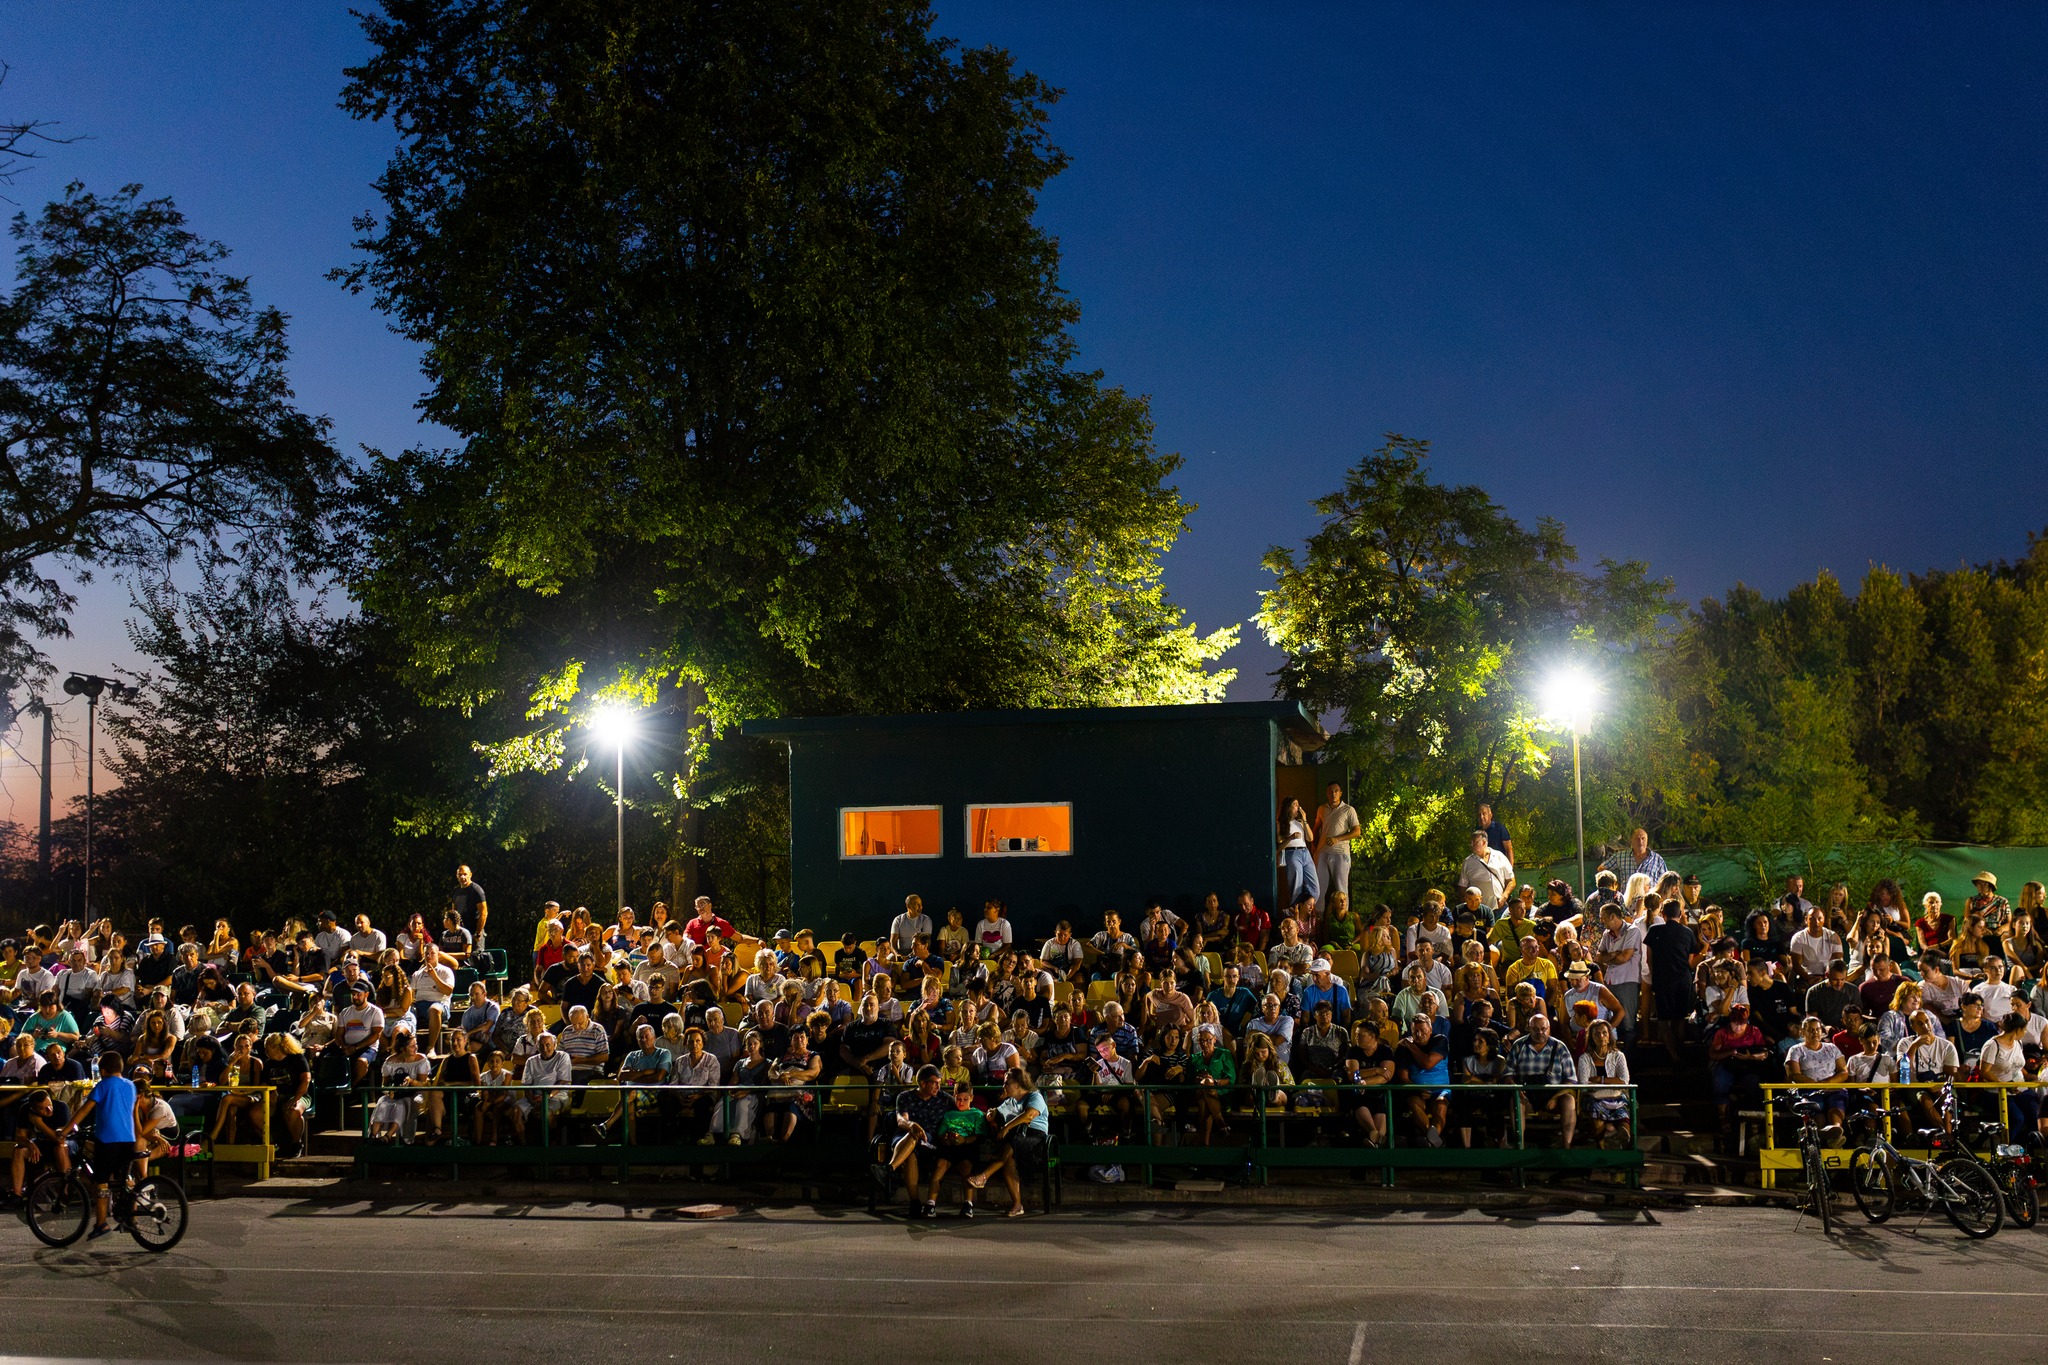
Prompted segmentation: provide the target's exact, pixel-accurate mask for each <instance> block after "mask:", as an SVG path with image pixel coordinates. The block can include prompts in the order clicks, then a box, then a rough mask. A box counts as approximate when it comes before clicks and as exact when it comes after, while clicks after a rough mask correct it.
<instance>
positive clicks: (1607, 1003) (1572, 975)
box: [1559, 962, 1624, 1027]
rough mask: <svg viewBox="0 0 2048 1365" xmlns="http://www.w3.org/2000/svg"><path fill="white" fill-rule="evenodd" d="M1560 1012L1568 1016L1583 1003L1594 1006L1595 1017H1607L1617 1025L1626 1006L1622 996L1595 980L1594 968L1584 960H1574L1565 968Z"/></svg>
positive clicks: (1606, 1018)
mask: <svg viewBox="0 0 2048 1365" xmlns="http://www.w3.org/2000/svg"><path fill="white" fill-rule="evenodd" d="M1559 1000H1560V1012H1561V1013H1562V1014H1563V1015H1564V1016H1565V1017H1566V1018H1569V1017H1570V1016H1571V1012H1572V1010H1573V1009H1574V1008H1575V1007H1576V1006H1578V1005H1581V1004H1586V1005H1591V1006H1592V1007H1593V1017H1594V1018H1595V1019H1605V1020H1607V1021H1608V1022H1609V1023H1611V1024H1615V1025H1616V1026H1617V1027H1618V1026H1619V1023H1620V1021H1621V1019H1622V1017H1623V1010H1624V1007H1623V1005H1622V1002H1621V999H1620V997H1618V996H1616V995H1615V994H1614V992H1613V991H1610V990H1608V989H1607V987H1606V986H1604V985H1602V984H1601V983H1600V982H1598V981H1595V980H1593V974H1592V969H1591V968H1589V967H1587V966H1586V964H1585V963H1583V962H1574V963H1572V965H1571V966H1569V967H1567V968H1565V973H1564V994H1563V995H1562V996H1560V997H1559Z"/></svg>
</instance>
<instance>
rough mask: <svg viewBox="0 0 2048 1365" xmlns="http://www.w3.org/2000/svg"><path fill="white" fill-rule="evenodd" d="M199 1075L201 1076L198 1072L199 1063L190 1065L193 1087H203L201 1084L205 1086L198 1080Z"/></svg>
mask: <svg viewBox="0 0 2048 1365" xmlns="http://www.w3.org/2000/svg"><path fill="white" fill-rule="evenodd" d="M201 1075H202V1073H201V1071H200V1069H199V1063H197V1062H194V1063H192V1084H194V1085H203V1084H205V1082H204V1081H202V1080H201V1079H200V1077H201Z"/></svg>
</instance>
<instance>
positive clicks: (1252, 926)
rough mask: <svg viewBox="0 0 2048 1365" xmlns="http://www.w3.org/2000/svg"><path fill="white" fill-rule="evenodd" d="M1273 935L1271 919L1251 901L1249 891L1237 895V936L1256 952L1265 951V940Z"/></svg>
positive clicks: (1255, 902)
mask: <svg viewBox="0 0 2048 1365" xmlns="http://www.w3.org/2000/svg"><path fill="white" fill-rule="evenodd" d="M1272 935H1273V919H1272V917H1271V916H1270V915H1268V914H1267V913H1266V912H1265V911H1263V910H1261V909H1259V903H1258V902H1257V901H1255V900H1253V899H1252V893H1251V892H1249V891H1240V892H1238V893H1237V936H1238V938H1240V939H1242V940H1243V941H1244V942H1246V943H1249V944H1251V945H1252V948H1253V950H1254V951H1256V952H1264V951H1265V950H1266V940H1267V939H1268V938H1271V937H1272Z"/></svg>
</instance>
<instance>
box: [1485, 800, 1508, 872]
mask: <svg viewBox="0 0 2048 1365" xmlns="http://www.w3.org/2000/svg"><path fill="white" fill-rule="evenodd" d="M1479 828H1480V829H1481V830H1483V831H1484V832H1485V834H1486V846H1487V847H1488V848H1491V849H1492V850H1493V851H1494V852H1495V853H1498V854H1500V856H1501V857H1503V858H1506V859H1507V860H1508V866H1509V867H1513V866H1514V865H1515V841H1514V839H1513V837H1512V836H1510V835H1509V834H1508V827H1507V826H1506V825H1503V824H1502V823H1501V822H1500V821H1499V820H1497V819H1495V818H1494V814H1493V807H1492V805H1490V804H1489V803H1487V802H1485V801H1481V802H1480V803H1479Z"/></svg>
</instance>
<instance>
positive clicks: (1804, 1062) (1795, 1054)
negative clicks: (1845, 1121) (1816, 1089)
mask: <svg viewBox="0 0 2048 1365" xmlns="http://www.w3.org/2000/svg"><path fill="white" fill-rule="evenodd" d="M1848 1074H1849V1063H1848V1061H1847V1059H1845V1058H1844V1057H1843V1056H1842V1050H1841V1049H1840V1048H1838V1047H1836V1046H1835V1045H1834V1044H1833V1043H1831V1042H1829V1041H1828V1030H1827V1025H1826V1024H1823V1023H1822V1022H1821V1021H1820V1016H1819V1015H1815V1014H1809V1015H1807V1016H1806V1018H1805V1019H1804V1020H1802V1021H1801V1022H1800V1025H1799V1041H1798V1042H1796V1043H1794V1044H1792V1048H1791V1050H1790V1051H1789V1052H1787V1053H1786V1054H1785V1079H1786V1080H1788V1081H1791V1082H1793V1083H1794V1084H1795V1085H1796V1084H1798V1083H1800V1082H1802V1081H1804V1082H1808V1083H1813V1084H1822V1083H1825V1082H1828V1081H1839V1080H1842V1079H1844V1078H1845V1077H1846V1076H1847V1075H1848ZM1818 1098H1819V1100H1820V1102H1821V1104H1822V1106H1823V1108H1824V1109H1825V1111H1826V1112H1825V1115H1824V1116H1825V1118H1826V1119H1827V1121H1828V1122H1829V1123H1832V1124H1837V1125H1839V1124H1840V1123H1841V1122H1842V1118H1843V1113H1844V1110H1843V1107H1842V1092H1841V1091H1839V1090H1826V1091H1822V1092H1820V1094H1819V1096H1818Z"/></svg>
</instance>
